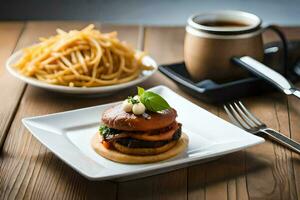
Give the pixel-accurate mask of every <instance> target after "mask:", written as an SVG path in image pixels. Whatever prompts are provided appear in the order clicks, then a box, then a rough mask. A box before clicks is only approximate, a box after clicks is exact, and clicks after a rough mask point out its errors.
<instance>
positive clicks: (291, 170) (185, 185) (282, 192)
mask: <svg viewBox="0 0 300 200" xmlns="http://www.w3.org/2000/svg"><path fill="white" fill-rule="evenodd" d="M86 24H88V22H70V21H69V22H62V21H55V22H53V21H51V22H1V23H0V44H1V46H0V62H1V68H0V86H1V91H0V102H1V106H0V146H1V157H0V199H21V198H25V199H50V198H51V199H86V198H88V199H171V200H173V199H218V200H221V199H297V198H298V197H300V156H299V155H296V154H294V153H291V152H290V151H289V150H287V149H285V148H283V147H281V146H279V145H277V144H275V143H273V142H270V141H267V142H265V143H264V144H261V145H258V146H255V147H252V148H249V149H247V150H244V151H239V152H236V153H233V154H230V155H226V156H224V157H222V158H220V159H218V160H215V161H212V162H208V163H205V164H200V165H196V166H192V167H188V168H184V169H180V170H176V171H173V172H169V173H165V174H161V175H156V176H151V177H147V178H142V179H137V180H131V181H126V182H119V183H115V182H110V181H102V182H92V181H88V180H87V179H85V178H83V177H82V176H81V175H79V174H78V173H76V172H75V171H74V170H73V169H71V168H70V167H69V166H67V165H66V164H64V163H63V162H62V161H61V160H60V159H58V158H57V157H56V156H54V155H53V154H52V153H51V152H50V151H49V150H47V149H46V148H45V147H44V146H43V145H42V144H41V143H39V142H38V141H37V140H36V139H35V138H34V137H33V136H32V135H31V134H30V133H29V132H28V131H27V130H26V129H25V127H24V126H23V125H22V123H21V119H22V118H23V117H28V116H36V115H43V114H49V113H55V112H59V111H65V110H71V109H76V108H82V107H87V106H94V105H99V104H102V103H107V102H112V101H116V100H121V99H124V98H125V97H126V96H127V95H128V94H129V93H131V94H132V93H133V92H134V91H135V88H131V89H130V90H127V91H122V92H120V93H118V94H115V95H113V96H110V97H105V98H104V97H101V98H93V99H92V98H74V97H68V96H63V95H60V94H55V93H50V92H47V91H44V90H42V89H38V88H34V87H31V86H28V85H25V84H24V83H22V82H20V81H18V80H16V79H15V78H13V77H11V76H10V75H9V74H8V73H7V72H6V70H5V68H4V66H5V61H6V59H7V58H8V57H9V55H10V54H11V53H12V52H14V51H16V50H17V49H20V48H22V47H25V46H27V45H29V44H31V43H33V42H34V41H36V39H37V38H38V37H39V36H48V35H50V34H54V32H55V29H56V28H57V27H61V28H63V29H72V28H82V27H83V26H84V25H86ZM96 25H97V26H98V27H100V28H101V30H102V31H104V32H106V31H112V30H117V31H118V32H119V36H120V37H121V38H122V39H124V40H126V41H128V42H129V43H131V44H132V45H133V46H135V47H139V48H142V49H144V50H146V51H147V52H149V53H150V54H151V55H152V56H153V57H154V58H155V59H157V61H158V62H159V63H169V62H176V61H181V60H182V59H183V38H184V28H182V27H173V28H166V27H138V26H110V25H103V24H99V23H96ZM285 30H286V33H287V35H288V36H289V37H290V38H292V39H295V38H297V36H298V38H299V37H300V29H299V28H286V29H285ZM265 39H266V41H270V40H273V39H274V38H273V36H272V34H267V35H266V37H265ZM160 84H164V85H167V86H168V87H170V88H171V89H173V90H175V91H176V92H178V93H179V94H181V95H183V96H185V97H186V98H188V99H190V100H191V101H192V102H194V103H196V104H198V105H199V106H202V107H203V108H205V109H207V110H209V111H210V112H212V113H214V114H216V115H218V116H220V117H222V118H224V119H226V120H227V116H226V114H225V113H224V111H223V109H222V108H221V107H220V106H215V105H210V104H206V103H203V102H201V101H199V100H196V99H194V98H192V97H191V96H189V95H187V94H186V93H184V92H183V91H182V90H180V89H179V88H178V87H177V86H176V85H175V84H174V83H173V82H172V81H170V80H168V79H167V78H165V77H164V76H163V75H162V74H160V73H157V74H155V75H154V77H153V78H151V79H150V80H148V81H146V82H145V83H144V84H142V86H143V87H145V88H149V87H152V86H155V85H160ZM243 101H244V102H245V104H246V105H247V106H248V107H249V108H250V110H251V111H252V112H253V113H255V114H256V115H257V116H258V117H259V118H260V119H262V120H263V121H265V122H266V123H267V124H268V125H269V126H270V127H272V128H274V129H276V130H278V131H280V132H282V133H283V134H285V135H287V136H289V137H291V138H293V139H295V140H296V141H300V123H299V122H300V121H299V120H300V101H299V100H297V99H295V98H294V97H289V98H287V97H286V96H284V95H282V94H280V93H278V92H277V93H271V94H267V95H264V96H256V97H251V98H245V99H243ZM99 117H100V116H99ZM200 123H201V121H200V122H199V124H200ZM203 123H205V122H203Z"/></svg>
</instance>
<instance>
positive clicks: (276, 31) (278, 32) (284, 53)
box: [262, 25, 288, 77]
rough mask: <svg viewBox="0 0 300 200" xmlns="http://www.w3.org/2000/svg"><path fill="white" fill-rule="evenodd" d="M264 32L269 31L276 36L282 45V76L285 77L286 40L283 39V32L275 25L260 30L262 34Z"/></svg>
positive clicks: (286, 59) (286, 60) (286, 62)
mask: <svg viewBox="0 0 300 200" xmlns="http://www.w3.org/2000/svg"><path fill="white" fill-rule="evenodd" d="M266 30H271V31H273V32H274V33H276V34H277V36H278V37H279V38H280V40H281V43H282V51H283V73H284V74H283V75H284V76H285V77H287V72H288V40H287V38H286V37H285V34H284V33H283V31H282V30H281V29H280V27H279V26H276V25H268V26H266V27H264V28H263V29H262V32H264V31H266Z"/></svg>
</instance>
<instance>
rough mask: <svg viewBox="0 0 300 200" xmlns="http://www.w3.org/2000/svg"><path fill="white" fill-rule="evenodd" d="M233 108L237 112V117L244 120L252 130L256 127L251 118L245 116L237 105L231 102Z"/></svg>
mask: <svg viewBox="0 0 300 200" xmlns="http://www.w3.org/2000/svg"><path fill="white" fill-rule="evenodd" d="M233 104H234V106H235V108H236V109H237V112H238V113H239V115H240V116H241V117H242V118H243V119H244V120H245V122H246V123H247V124H248V125H249V126H250V127H252V128H254V127H256V126H257V125H256V124H255V123H254V122H253V120H252V119H251V118H249V117H248V116H247V114H245V112H244V111H243V110H242V109H241V108H240V106H239V105H238V104H237V102H233Z"/></svg>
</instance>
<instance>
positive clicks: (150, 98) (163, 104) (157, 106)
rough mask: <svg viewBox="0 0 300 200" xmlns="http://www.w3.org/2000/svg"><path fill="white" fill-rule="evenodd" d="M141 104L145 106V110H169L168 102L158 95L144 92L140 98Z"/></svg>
mask: <svg viewBox="0 0 300 200" xmlns="http://www.w3.org/2000/svg"><path fill="white" fill-rule="evenodd" d="M140 100H141V102H142V103H143V104H144V105H145V107H146V108H147V110H150V111H152V112H158V111H162V110H166V109H169V108H170V105H169V104H168V102H167V101H166V100H165V99H164V98H162V97H161V96H160V95H158V94H156V93H154V92H150V91H146V92H144V93H143V94H142V95H141V96H140Z"/></svg>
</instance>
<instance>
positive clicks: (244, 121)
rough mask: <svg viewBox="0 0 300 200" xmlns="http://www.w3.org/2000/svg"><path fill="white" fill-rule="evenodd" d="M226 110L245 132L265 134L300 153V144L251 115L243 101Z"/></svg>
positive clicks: (229, 104)
mask: <svg viewBox="0 0 300 200" xmlns="http://www.w3.org/2000/svg"><path fill="white" fill-rule="evenodd" d="M224 109H225V111H226V113H227V114H228V117H229V118H230V120H231V121H232V122H233V123H234V124H235V125H237V126H239V127H241V128H243V129H244V130H246V131H248V132H250V133H253V134H258V133H264V134H266V135H268V136H270V138H272V139H274V140H275V141H277V142H279V143H280V144H282V145H284V146H286V147H288V148H289V149H291V150H293V151H295V152H297V153H300V144H299V143H298V142H296V141H294V140H292V139H290V138H288V137H286V136H285V135H283V134H281V133H279V132H277V131H275V130H273V129H271V128H268V127H267V126H266V124H265V123H263V122H261V121H260V120H259V119H258V118H257V117H255V116H254V115H253V114H251V113H250V111H249V110H247V108H246V107H245V106H244V105H243V104H242V102H241V101H235V102H232V103H228V104H225V105H224Z"/></svg>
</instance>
